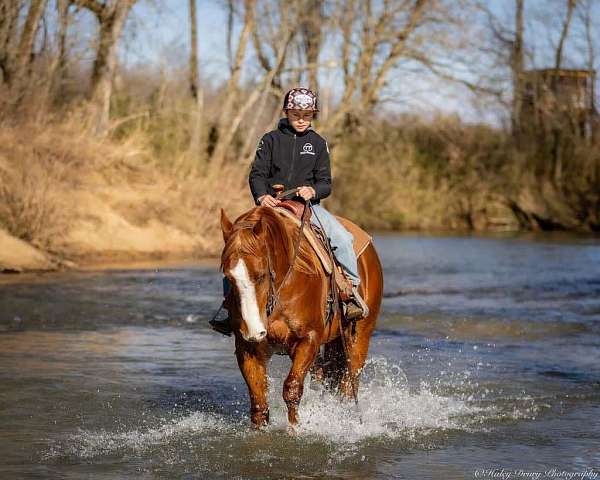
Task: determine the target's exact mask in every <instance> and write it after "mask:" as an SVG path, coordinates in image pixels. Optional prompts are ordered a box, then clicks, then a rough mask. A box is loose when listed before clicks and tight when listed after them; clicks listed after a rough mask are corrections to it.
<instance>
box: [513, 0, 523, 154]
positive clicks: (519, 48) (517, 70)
mask: <svg viewBox="0 0 600 480" xmlns="http://www.w3.org/2000/svg"><path fill="white" fill-rule="evenodd" d="M515 3H516V12H515V38H514V41H513V49H512V56H511V60H512V62H511V63H512V65H511V67H512V77H513V104H512V132H513V138H514V139H515V142H516V144H517V145H518V146H520V143H521V109H522V106H523V65H524V62H523V33H524V21H523V4H524V0H516V2H515Z"/></svg>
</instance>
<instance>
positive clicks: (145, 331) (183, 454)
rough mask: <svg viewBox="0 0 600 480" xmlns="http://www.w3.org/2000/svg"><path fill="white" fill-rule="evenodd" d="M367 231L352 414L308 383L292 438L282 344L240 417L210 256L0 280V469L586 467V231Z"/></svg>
mask: <svg viewBox="0 0 600 480" xmlns="http://www.w3.org/2000/svg"><path fill="white" fill-rule="evenodd" d="M375 244H376V247H377V249H378V251H379V253H380V256H381V258H382V263H383V265H384V274H385V298H384V302H383V312H382V314H381V316H380V319H379V323H378V329H377V331H376V333H375V336H374V338H373V340H372V343H371V350H370V360H369V362H368V364H367V366H366V367H365V370H364V373H363V378H362V385H361V390H360V394H359V405H358V408H359V410H360V416H361V417H362V423H361V422H360V420H359V415H358V414H357V411H356V407H355V406H354V405H353V404H340V403H339V402H338V400H337V399H336V398H334V397H332V396H331V395H330V394H328V393H327V392H325V391H323V390H322V389H321V388H320V386H319V385H317V384H311V383H310V382H309V381H307V382H308V383H307V388H306V389H305V396H304V398H303V400H302V403H301V406H300V417H301V423H300V425H299V427H298V428H297V429H296V431H293V432H292V431H290V430H288V428H287V422H286V411H285V406H284V403H283V400H282V399H281V389H282V379H283V378H284V376H285V374H286V372H287V368H288V366H289V360H288V359H287V357H279V356H277V357H275V358H274V359H273V361H272V363H271V367H270V378H271V381H270V385H271V392H270V402H271V418H272V422H271V425H270V426H269V427H268V428H266V429H265V430H263V431H255V430H253V429H252V428H250V426H249V419H248V399H247V393H246V388H245V385H244V383H243V380H242V378H241V375H240V373H239V371H238V369H237V365H236V362H235V359H234V356H233V341H232V340H231V339H229V338H226V337H222V336H219V335H217V334H214V333H212V332H211V331H210V330H209V329H208V328H207V326H206V321H207V319H208V318H209V317H210V316H211V314H212V312H213V311H214V309H215V307H216V306H217V305H218V303H219V301H220V298H219V297H220V288H221V276H220V273H219V272H218V270H217V268H216V266H211V265H204V266H189V265H187V266H182V267H179V268H160V269H146V270H114V271H97V272H96V271H88V272H78V273H63V274H47V275H37V276H36V275H25V276H19V277H10V278H9V279H7V278H4V279H2V280H0V385H1V386H0V478H2V479H8V478H19V479H20V478H68V479H80V478H94V479H95V478H100V479H103V478H107V479H108V478H110V479H113V478H130V477H131V478H202V479H204V478H209V479H212V478H214V479H230V478H240V479H242V478H244V479H246V478H248V479H250V478H269V479H271V478H272V479H281V478H340V479H341V478H344V479H370V478H382V479H383V478H386V479H387V478H407V479H417V478H418V479H421V478H442V479H454V478H457V479H458V478H568V474H571V475H574V474H578V475H579V476H578V477H574V476H571V478H600V473H598V472H599V469H600V348H599V347H600V239H598V238H597V237H596V238H590V237H574V236H558V237H557V236H542V237H523V236H521V237H503V238H499V237H457V236H425V235H398V234H394V235H381V236H377V237H376V239H375ZM494 469H495V470H494ZM491 470H493V471H491ZM502 472H503V473H502ZM542 473H543V475H542ZM502 474H503V475H504V476H503V477H501V476H500V475H502ZM508 474H511V476H510V477H507V475H508ZM527 474H530V476H527ZM535 474H538V475H539V476H537V477H536V476H534V475H535ZM584 475H587V476H584ZM595 475H597V476H595Z"/></svg>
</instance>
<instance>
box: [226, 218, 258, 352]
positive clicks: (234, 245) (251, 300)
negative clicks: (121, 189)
mask: <svg viewBox="0 0 600 480" xmlns="http://www.w3.org/2000/svg"><path fill="white" fill-rule="evenodd" d="M221 230H222V231H223V240H224V241H225V247H224V248H223V253H222V255H221V266H222V268H223V273H224V274H225V276H227V278H228V279H229V281H230V283H231V285H232V287H233V289H234V295H233V299H230V302H231V304H229V305H227V307H228V310H229V311H230V313H231V317H232V319H233V321H234V322H235V323H236V324H237V325H235V326H237V327H238V328H239V331H240V333H241V334H242V337H243V338H244V339H245V340H246V341H249V342H260V341H261V340H263V339H264V338H265V337H266V336H267V313H266V307H267V301H268V297H269V262H268V257H267V252H266V251H265V246H266V243H265V241H264V238H263V236H264V231H263V230H264V228H263V224H262V221H261V219H260V218H259V219H258V220H257V221H254V222H252V221H250V219H249V220H248V221H246V222H244V221H243V220H241V221H240V219H238V221H237V222H236V224H235V225H234V224H232V223H231V221H230V220H229V219H228V218H227V215H226V214H225V212H224V211H223V210H221ZM232 300H233V301H232Z"/></svg>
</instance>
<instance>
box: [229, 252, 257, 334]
mask: <svg viewBox="0 0 600 480" xmlns="http://www.w3.org/2000/svg"><path fill="white" fill-rule="evenodd" d="M230 273H231V275H232V276H233V279H234V280H235V283H236V285H237V287H238V291H239V292H240V304H241V307H242V318H243V319H244V321H245V322H246V326H247V327H248V337H249V338H255V337H257V336H258V334H259V333H260V332H263V331H265V330H266V328H265V326H264V324H263V322H262V319H261V318H260V312H259V310H258V303H257V301H256V290H255V289H254V284H253V283H252V282H251V281H250V276H249V275H248V269H247V268H246V264H245V263H244V261H243V260H242V259H241V258H240V259H239V260H238V263H237V264H236V265H235V267H233V268H232V269H231V270H230Z"/></svg>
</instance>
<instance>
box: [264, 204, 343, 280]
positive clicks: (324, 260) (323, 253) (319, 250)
mask: <svg viewBox="0 0 600 480" xmlns="http://www.w3.org/2000/svg"><path fill="white" fill-rule="evenodd" d="M275 211H277V212H278V213H279V214H280V215H283V216H284V217H287V218H289V219H291V220H292V221H293V222H294V223H295V224H296V225H298V227H299V226H300V224H301V223H302V222H301V221H300V220H299V219H298V217H296V215H294V214H293V213H292V212H290V211H289V210H287V209H285V208H279V207H275ZM304 236H305V237H306V239H307V240H308V243H310V245H311V247H313V250H314V251H315V253H316V254H317V257H319V260H321V264H322V265H323V268H324V269H325V272H326V273H327V275H330V274H331V272H332V271H333V266H332V265H331V260H329V255H328V254H327V250H325V247H324V246H323V244H322V243H321V240H319V239H318V238H317V237H316V236H315V234H314V233H313V231H312V230H311V229H310V228H305V229H304Z"/></svg>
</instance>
